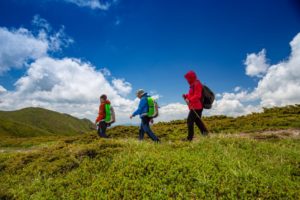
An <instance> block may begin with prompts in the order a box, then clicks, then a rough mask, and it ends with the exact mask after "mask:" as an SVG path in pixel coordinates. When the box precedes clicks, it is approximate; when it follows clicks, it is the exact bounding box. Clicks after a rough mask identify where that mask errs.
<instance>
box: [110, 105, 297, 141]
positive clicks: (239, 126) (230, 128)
mask: <svg viewBox="0 0 300 200" xmlns="http://www.w3.org/2000/svg"><path fill="white" fill-rule="evenodd" d="M203 121H204V122H205V124H206V126H207V128H208V130H209V131H210V132H211V133H215V134H221V133H224V134H232V133H252V132H261V131H272V130H284V129H300V105H290V106H285V107H274V108H265V109H264V111H263V112H261V113H252V114H249V115H245V116H240V117H236V118H234V117H227V116H211V117H204V118H203ZM152 128H153V130H154V131H155V133H156V134H157V135H158V136H159V137H160V138H162V139H163V140H172V141H175V140H178V139H180V138H184V137H186V136H187V125H186V120H176V121H171V122H159V123H156V124H154V125H153V127H152ZM199 133H200V132H199V130H198V128H197V127H196V126H195V135H197V134H199ZM108 134H109V135H110V136H111V137H112V138H123V137H131V138H136V137H137V135H138V129H137V128H136V127H134V126H117V127H114V128H112V129H110V130H109V131H108Z"/></svg>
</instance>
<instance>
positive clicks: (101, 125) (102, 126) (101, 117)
mask: <svg viewBox="0 0 300 200" xmlns="http://www.w3.org/2000/svg"><path fill="white" fill-rule="evenodd" d="M100 103H101V104H100V106H99V114H98V117H97V119H96V121H95V123H96V125H97V126H98V135H99V136H100V137H102V138H108V136H107V135H106V134H105V132H106V128H107V127H108V124H107V123H106V122H105V116H106V113H105V105H106V104H110V101H109V100H108V99H107V96H106V95H105V94H103V95H101V97H100Z"/></svg>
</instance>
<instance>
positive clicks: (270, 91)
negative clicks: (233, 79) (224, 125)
mask: <svg viewBox="0 0 300 200" xmlns="http://www.w3.org/2000/svg"><path fill="white" fill-rule="evenodd" d="M290 46H291V54H290V56H289V58H288V59H286V60H284V61H282V62H279V63H277V64H274V65H268V64H266V56H265V50H262V51H261V52H259V53H258V54H249V55H248V56H247V59H246V62H245V65H246V71H247V75H249V76H258V77H259V78H260V79H259V80H258V83H257V86H256V87H255V88H254V89H253V90H252V91H245V90H241V89H240V88H239V90H235V92H233V93H223V94H222V95H221V97H220V98H219V99H218V100H217V101H216V102H215V104H214V107H213V109H212V110H211V111H209V112H208V114H225V115H233V116H237V115H243V114H248V113H251V112H258V111H261V110H262V107H272V106H284V105H289V104H297V103H300V33H299V34H297V35H296V36H295V37H294V39H293V40H292V41H291V42H290ZM247 61H248V62H247ZM250 66H251V67H250Z"/></svg>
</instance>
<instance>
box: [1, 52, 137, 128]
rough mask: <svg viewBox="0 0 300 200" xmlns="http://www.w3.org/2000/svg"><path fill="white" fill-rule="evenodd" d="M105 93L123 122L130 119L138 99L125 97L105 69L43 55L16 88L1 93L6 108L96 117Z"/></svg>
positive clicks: (119, 119)
mask: <svg viewBox="0 0 300 200" xmlns="http://www.w3.org/2000/svg"><path fill="white" fill-rule="evenodd" d="M101 94H107V95H108V96H109V99H110V100H111V101H112V103H113V106H114V107H115V109H116V111H117V113H118V116H117V117H118V121H119V123H125V122H126V121H128V120H127V118H128V116H129V115H130V114H131V112H132V111H133V109H134V108H135V107H136V106H137V102H136V101H132V100H129V99H125V98H123V97H121V95H120V93H119V92H118V91H117V90H115V88H114V87H113V86H112V85H111V83H110V82H109V81H108V80H107V79H106V78H105V76H104V75H103V74H102V73H101V71H97V70H96V69H95V67H94V66H92V65H91V64H89V63H84V62H82V61H80V60H78V59H71V58H64V59H54V58H51V57H43V58H39V59H37V60H36V61H35V62H33V63H32V64H30V66H29V68H28V71H27V74H26V75H25V76H23V77H21V78H20V79H19V80H18V81H17V82H16V90H15V91H8V92H6V93H4V94H3V95H1V99H2V101H3V102H2V103H1V104H0V106H1V109H4V110H14V109H17V108H23V107H29V106H40V107H44V108H48V109H53V110H56V111H60V112H66V113H69V114H73V115H75V116H77V117H87V118H90V119H94V118H95V117H96V115H97V111H98V110H97V109H98V106H99V102H98V101H99V96H100V95H101Z"/></svg>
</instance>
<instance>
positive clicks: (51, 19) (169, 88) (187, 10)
mask: <svg viewBox="0 0 300 200" xmlns="http://www.w3.org/2000/svg"><path fill="white" fill-rule="evenodd" d="M67 1H72V0H2V1H0V13H1V14H0V27H6V28H7V29H10V30H12V29H13V28H15V29H18V28H20V27H25V28H27V29H29V30H33V28H32V19H33V17H34V16H36V15H39V16H40V17H41V18H43V19H45V20H47V21H48V23H49V24H51V26H52V27H53V29H55V30H59V29H60V28H61V27H62V26H64V27H65V29H64V31H65V33H66V34H67V35H68V36H69V37H70V38H72V39H73V41H74V42H73V43H72V44H70V45H69V46H68V47H66V48H63V49H62V50H61V51H57V52H51V53H49V54H51V56H53V57H55V58H64V57H72V58H80V59H81V60H83V61H86V62H90V63H91V64H93V65H94V66H96V68H97V69H102V68H107V69H109V70H110V72H111V74H112V77H111V78H113V77H119V78H122V79H125V80H126V81H127V82H129V83H130V84H131V86H132V92H131V93H130V94H128V95H129V96H128V98H133V97H134V91H135V90H136V89H138V88H145V89H146V90H148V91H154V93H155V94H159V95H160V96H161V98H160V102H161V104H163V105H167V104H169V103H172V102H182V100H181V94H182V93H183V92H186V91H187V89H188V85H187V83H186V81H185V80H184V78H183V75H184V74H185V73H186V72H187V71H188V70H190V69H192V70H194V71H196V72H197V74H198V75H199V77H200V79H201V80H202V82H204V83H206V84H208V85H209V86H210V87H211V88H212V89H213V90H214V91H215V92H216V93H220V94H222V93H224V92H232V91H233V90H234V88H235V87H236V86H240V87H241V88H244V89H254V88H255V87H257V83H258V81H259V78H257V77H251V76H247V75H246V74H245V68H246V66H245V64H244V62H245V60H246V59H247V55H249V54H251V53H258V52H260V51H261V50H262V49H266V56H267V58H266V59H267V61H266V62H267V63H268V64H269V65H272V64H276V63H278V62H280V61H282V60H286V59H288V58H289V56H290V52H291V47H290V45H289V43H290V42H291V41H292V39H293V38H294V37H295V36H296V35H297V33H298V32H300V3H298V1H297V0H277V1H273V0H252V1H241V0H226V1H225V0H224V1H219V0H218V1H217V0H210V1H204V0H186V1H182V0H173V1H161V0H143V1H133V0H117V1H99V2H100V3H109V5H110V6H109V8H107V9H98V8H91V7H88V6H79V5H78V3H77V4H76V3H71V2H67ZM75 1H76V0H75ZM95 1H97V0H95ZM77 2H79V1H77ZM0 48H1V47H0ZM26 71H27V68H26V67H24V68H18V69H14V68H12V69H10V70H9V71H7V72H5V73H4V74H2V75H1V76H0V85H2V86H3V87H4V88H6V90H8V91H9V90H14V89H15V86H14V83H15V82H16V81H17V80H18V79H20V77H22V76H23V75H24V74H26ZM91 81H93V80H91Z"/></svg>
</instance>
